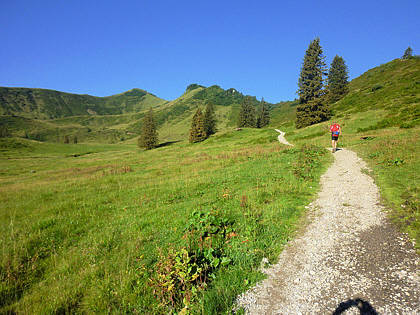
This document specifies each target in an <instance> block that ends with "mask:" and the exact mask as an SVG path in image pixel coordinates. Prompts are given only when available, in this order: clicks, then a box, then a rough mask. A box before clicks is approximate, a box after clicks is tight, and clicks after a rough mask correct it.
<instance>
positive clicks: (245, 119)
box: [238, 97, 257, 128]
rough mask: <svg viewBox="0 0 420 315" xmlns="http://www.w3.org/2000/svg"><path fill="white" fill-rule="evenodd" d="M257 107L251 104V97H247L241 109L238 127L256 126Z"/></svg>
mask: <svg viewBox="0 0 420 315" xmlns="http://www.w3.org/2000/svg"><path fill="white" fill-rule="evenodd" d="M255 116H256V115H255V107H254V105H252V104H251V98H250V97H246V98H245V99H244V100H243V102H242V104H241V109H240V111H239V116H238V127H252V128H254V127H256V125H257V122H256V117H255Z"/></svg>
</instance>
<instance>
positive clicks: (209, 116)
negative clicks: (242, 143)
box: [204, 102, 217, 137]
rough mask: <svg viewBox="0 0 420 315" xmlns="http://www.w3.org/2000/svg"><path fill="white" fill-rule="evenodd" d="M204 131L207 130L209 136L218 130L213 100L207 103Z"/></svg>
mask: <svg viewBox="0 0 420 315" xmlns="http://www.w3.org/2000/svg"><path fill="white" fill-rule="evenodd" d="M204 131H205V132H206V135H207V137H210V136H211V135H213V134H215V133H216V131H217V130H216V117H215V114H214V105H213V103H211V102H209V103H207V106H206V111H205V112H204Z"/></svg>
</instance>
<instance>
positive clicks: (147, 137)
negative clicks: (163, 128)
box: [138, 108, 158, 150]
mask: <svg viewBox="0 0 420 315" xmlns="http://www.w3.org/2000/svg"><path fill="white" fill-rule="evenodd" d="M157 145H158V133H157V130H156V123H155V119H154V117H153V109H152V108H150V110H149V111H148V113H147V114H146V116H144V118H143V124H142V126H141V134H140V137H139V140H138V146H139V147H141V148H145V149H146V150H150V149H153V148H156V147H157Z"/></svg>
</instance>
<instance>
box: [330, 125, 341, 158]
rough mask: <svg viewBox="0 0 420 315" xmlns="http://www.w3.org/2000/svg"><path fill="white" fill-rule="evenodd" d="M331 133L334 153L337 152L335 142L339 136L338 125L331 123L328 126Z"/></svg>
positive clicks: (339, 129) (339, 128)
mask: <svg viewBox="0 0 420 315" xmlns="http://www.w3.org/2000/svg"><path fill="white" fill-rule="evenodd" d="M330 131H331V144H332V152H333V153H334V152H335V151H337V141H338V136H339V135H341V127H340V125H339V124H337V123H335V122H333V123H332V125H331V126H330Z"/></svg>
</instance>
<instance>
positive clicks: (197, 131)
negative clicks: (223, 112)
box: [190, 108, 207, 143]
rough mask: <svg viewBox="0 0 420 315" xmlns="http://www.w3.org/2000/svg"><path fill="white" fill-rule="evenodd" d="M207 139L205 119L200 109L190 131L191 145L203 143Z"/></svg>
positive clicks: (195, 115)
mask: <svg viewBox="0 0 420 315" xmlns="http://www.w3.org/2000/svg"><path fill="white" fill-rule="evenodd" d="M206 138H207V135H206V131H205V130H204V117H203V112H202V111H201V109H200V108H198V109H197V111H196V112H195V114H194V116H193V119H192V122H191V129H190V143H195V142H201V141H203V140H205V139H206Z"/></svg>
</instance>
